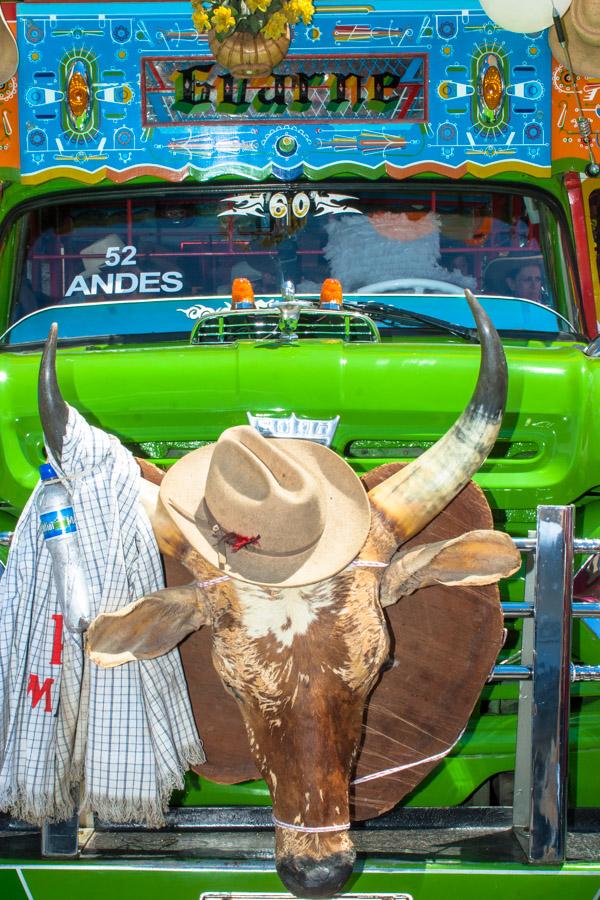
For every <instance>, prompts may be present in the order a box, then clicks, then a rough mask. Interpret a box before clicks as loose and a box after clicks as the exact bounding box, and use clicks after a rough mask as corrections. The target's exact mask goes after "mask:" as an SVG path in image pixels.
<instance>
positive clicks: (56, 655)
mask: <svg viewBox="0 0 600 900" xmlns="http://www.w3.org/2000/svg"><path fill="white" fill-rule="evenodd" d="M52 618H53V619H54V637H53V639H52V659H51V660H50V665H51V666H60V664H61V662H62V642H63V641H62V639H63V617H62V616H61V614H60V613H55V614H54V615H53V616H52ZM34 706H35V703H34Z"/></svg>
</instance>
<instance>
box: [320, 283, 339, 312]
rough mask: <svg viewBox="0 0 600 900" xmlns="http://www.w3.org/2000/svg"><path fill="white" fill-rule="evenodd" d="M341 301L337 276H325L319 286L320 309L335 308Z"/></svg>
mask: <svg viewBox="0 0 600 900" xmlns="http://www.w3.org/2000/svg"><path fill="white" fill-rule="evenodd" d="M343 302H344V298H343V296H342V285H341V282H339V281H338V280H337V278H326V279H325V281H324V282H323V285H322V286H321V303H320V306H321V309H337V308H338V307H340V306H342V304H343Z"/></svg>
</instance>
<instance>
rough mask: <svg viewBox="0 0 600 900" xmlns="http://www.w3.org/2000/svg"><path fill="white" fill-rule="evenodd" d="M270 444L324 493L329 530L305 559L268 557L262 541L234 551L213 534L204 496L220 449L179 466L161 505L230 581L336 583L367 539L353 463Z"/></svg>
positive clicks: (297, 444) (311, 446) (163, 489)
mask: <svg viewBox="0 0 600 900" xmlns="http://www.w3.org/2000/svg"><path fill="white" fill-rule="evenodd" d="M270 440H276V441H277V444H278V447H280V448H281V449H283V450H285V451H286V452H287V453H289V455H290V456H291V457H293V458H294V459H295V460H296V462H298V463H299V465H301V466H303V467H305V468H306V469H307V470H308V471H309V472H310V473H311V475H312V476H313V477H314V478H316V479H317V481H318V483H319V485H320V487H321V490H322V492H323V497H324V500H325V527H324V529H323V532H322V534H321V537H320V538H319V539H318V540H317V542H316V543H315V544H313V545H312V546H311V547H309V548H308V549H307V550H305V551H303V552H302V553H296V554H282V555H280V556H272V555H268V554H266V553H265V552H263V550H261V548H260V538H259V540H258V542H257V543H256V544H247V545H246V546H244V547H242V548H241V549H240V550H237V551H234V550H233V548H232V547H231V546H230V545H228V544H227V543H226V542H225V541H223V540H222V535H218V534H217V535H215V534H214V532H213V527H214V521H213V520H212V519H210V518H209V515H208V510H207V509H206V506H205V504H204V494H205V487H206V480H207V478H208V472H209V467H210V462H211V459H212V454H213V451H214V448H215V444H210V445H208V446H206V447H201V448H200V449H198V450H193V451H192V452H191V453H188V454H186V456H184V457H183V458H182V459H180V460H178V461H177V462H176V463H175V465H174V466H172V467H171V469H170V470H169V471H168V472H167V474H166V475H165V477H164V478H163V480H162V483H161V486H160V499H161V501H162V503H163V505H164V507H165V509H166V510H167V512H168V513H169V515H170V517H171V518H172V520H173V521H174V522H175V524H176V525H177V527H178V528H179V529H180V531H181V532H182V534H183V535H184V537H185V538H186V539H187V540H188V541H189V543H190V545H191V546H192V547H193V548H194V550H196V551H197V552H198V553H200V555H201V556H202V557H203V558H204V559H205V560H207V562H209V563H211V565H213V566H215V568H217V569H219V570H220V571H222V572H223V574H225V575H229V576H230V577H231V578H236V579H238V580H240V581H246V582H249V583H250V584H260V585H266V586H273V587H275V586H276V587H302V586H303V585H306V584H313V583H314V582H317V581H323V580H324V579H326V578H332V577H333V576H334V575H337V573H338V572H341V571H342V569H344V568H345V567H346V566H347V565H348V563H350V562H352V560H353V559H354V558H355V557H356V556H357V555H358V553H359V551H360V550H361V548H362V546H363V544H364V543H365V541H366V539H367V535H368V533H369V527H370V523H371V509H370V504H369V499H368V496H367V494H366V492H365V490H364V488H363V486H362V483H361V481H360V480H359V478H358V476H357V475H356V474H355V473H354V471H353V470H352V469H351V467H350V466H349V465H348V463H347V462H345V460H343V459H342V458H341V457H340V456H337V454H335V453H334V452H333V451H331V450H329V449H328V448H327V447H323V446H321V445H320V444H315V443H313V442H312V441H305V440H300V439H292V440H290V439H286V438H270ZM248 537H255V535H248Z"/></svg>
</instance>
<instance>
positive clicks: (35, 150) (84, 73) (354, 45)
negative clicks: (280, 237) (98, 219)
mask: <svg viewBox="0 0 600 900" xmlns="http://www.w3.org/2000/svg"><path fill="white" fill-rule="evenodd" d="M17 36H18V44H19V50H20V58H21V63H20V68H19V76H18V77H19V90H18V95H19V122H20V127H19V129H17V128H16V127H15V126H16V122H14V121H13V120H14V116H13V117H11V115H10V114H9V125H10V126H11V128H12V134H11V135H10V140H7V141H6V143H5V144H0V169H5V168H8V167H9V166H8V165H7V161H8V154H9V153H10V154H12V155H13V157H14V153H15V146H16V143H17V141H18V131H20V145H21V149H20V175H21V179H22V181H24V182H28V183H40V182H42V181H47V180H49V179H52V178H57V177H63V176H65V177H71V178H75V179H77V180H80V181H83V182H86V183H96V182H99V181H101V180H103V179H109V180H111V181H114V182H124V181H128V180H130V179H132V178H135V177H138V176H142V175H154V176H158V177H160V178H162V179H166V180H168V181H181V180H183V179H185V178H188V177H191V178H194V179H196V180H199V181H205V180H208V179H212V178H216V177H218V176H222V175H231V176H240V177H244V178H250V179H253V180H261V179H265V178H277V179H280V180H282V181H291V180H295V179H297V178H303V177H304V178H310V179H319V178H324V177H330V176H335V175H337V174H341V173H345V174H356V175H363V176H365V177H368V178H370V179H372V178H375V177H380V176H385V175H387V176H391V177H394V178H405V177H407V176H410V175H413V174H417V173H419V172H424V171H427V172H431V173H439V174H442V175H445V176H447V177H454V178H456V177H459V176H460V175H462V174H464V173H466V172H470V173H473V174H479V175H483V176H484V177H485V176H489V175H494V174H497V173H499V172H503V171H508V172H512V171H521V172H528V173H530V174H533V175H538V176H543V175H547V174H549V171H550V126H549V123H550V90H549V86H550V65H551V59H550V51H549V49H548V45H547V40H546V34H545V32H539V33H537V34H533V35H521V34H511V33H508V32H504V31H501V30H499V29H498V27H497V26H496V25H494V23H492V22H491V21H490V20H489V19H488V18H487V16H486V15H485V14H484V13H483V11H482V8H481V6H480V4H479V3H478V2H475V0H468V2H464V3H463V4H462V5H461V6H456V5H455V4H454V3H452V2H451V0H446V2H442V3H439V4H438V6H437V9H436V12H435V13H432V12H431V6H430V4H429V3H428V2H426V0H413V2H411V3H402V4H400V3H398V4H397V6H396V5H395V4H394V3H386V4H385V6H384V5H383V4H367V5H365V4H358V3H356V2H350V3H346V4H329V3H322V4H317V13H316V15H315V17H314V19H313V21H312V23H311V24H310V25H307V26H304V25H299V26H296V28H295V31H294V34H293V39H292V43H291V46H290V52H289V55H288V57H287V58H286V59H285V60H284V61H283V62H282V63H281V64H280V65H279V66H277V67H276V69H275V71H274V73H273V74H272V75H271V76H268V77H263V78H260V79H235V78H232V77H231V76H230V75H229V74H228V73H227V72H225V70H223V69H222V68H221V67H220V66H219V65H218V64H216V63H215V60H214V59H213V57H212V56H211V53H210V48H209V46H208V42H207V40H206V36H200V35H198V34H197V33H196V31H195V30H194V28H193V25H192V21H191V6H190V4H189V3H180V2H174V3H161V4H158V3H135V4H133V3H111V4H109V5H107V6H104V7H102V8H101V9H99V8H98V6H97V5H94V4H89V3H73V4H70V3H61V4H52V5H50V4H44V3H31V4H27V3H20V4H18V12H17ZM75 89H77V91H79V93H77V91H76V90H75ZM490 90H491V93H490ZM69 92H71V94H72V95H75V94H76V93H77V97H79V103H78V104H77V103H76V104H75V105H73V104H71V105H70V104H69V103H68V102H67V98H68V95H69ZM490 96H491V97H492V100H491V101H490ZM82 98H83V99H82ZM3 103H4V104H5V103H6V95H5V96H4V97H3V96H2V93H1V91H0V107H2V108H1V109H0V120H3V118H2V117H3V114H4V112H5V111H6V107H5V106H3ZM4 154H6V156H4ZM13 163H14V160H13Z"/></svg>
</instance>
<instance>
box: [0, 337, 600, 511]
mask: <svg viewBox="0 0 600 900" xmlns="http://www.w3.org/2000/svg"><path fill="white" fill-rule="evenodd" d="M506 353H507V359H508V365H509V393H508V403H507V409H506V415H505V418H504V422H503V427H502V431H501V435H500V440H499V442H498V444H497V445H496V448H495V449H494V450H493V451H492V454H491V457H490V459H489V460H488V462H487V463H486V464H485V465H484V467H483V469H482V471H481V473H480V474H479V476H478V480H479V481H480V483H481V484H482V486H483V487H484V488H485V489H486V491H487V492H488V494H489V497H490V501H491V503H492V505H493V506H495V507H498V508H499V509H504V510H505V509H512V510H519V509H522V510H526V509H532V508H534V507H535V506H536V505H537V504H538V503H569V502H573V501H574V500H576V499H577V498H579V497H581V496H582V495H583V494H586V493H587V492H589V491H590V490H591V489H593V488H594V487H595V486H596V485H597V484H600V452H599V451H598V446H599V440H598V438H599V435H598V426H597V424H596V421H597V416H595V415H594V413H595V411H596V409H597V407H598V386H597V383H598V381H599V378H600V362H599V361H598V360H596V359H590V358H588V357H586V356H585V355H584V354H583V353H582V352H581V348H580V347H578V346H576V345H572V344H571V345H569V344H542V343H532V342H529V343H521V344H517V343H513V344H511V345H508V346H507V347H506ZM39 360H40V354H39V352H23V351H21V352H4V353H2V354H1V355H0V417H1V420H0V497H2V498H3V499H5V500H7V501H9V502H10V503H11V504H13V505H14V506H16V507H20V506H22V505H23V503H24V502H25V500H26V498H27V496H28V494H29V492H30V490H31V489H32V487H33V485H34V484H35V482H36V480H37V472H36V466H37V465H38V464H39V463H40V462H41V461H42V457H43V453H42V437H41V426H40V423H39V418H38V413H37V399H36V398H37V372H38V367H39ZM478 365H479V347H478V346H477V345H469V344H464V343H460V342H456V341H453V340H448V339H445V338H442V339H429V340H418V341H415V340H411V341H409V340H403V341H402V342H397V343H390V344H370V345H359V344H354V345H352V344H350V345H348V344H344V343H342V342H338V341H331V342H326V341H306V342H302V341H299V342H297V343H296V344H294V345H277V344H272V343H262V344H255V343H251V342H248V343H239V344H237V345H230V346H219V347H194V346H187V345H185V346H184V345H180V344H179V345H175V344H172V345H169V346H165V345H161V346H156V345H155V346H153V347H148V346H147V345H146V346H145V347H135V348H132V347H131V346H128V347H127V348H126V349H123V348H118V349H117V348H110V349H107V348H87V349H83V348H82V349H79V348H78V349H61V350H60V351H59V354H58V376H59V382H60V385H61V388H62V390H63V393H64V395H65V397H66V399H67V401H68V402H69V403H71V404H72V405H73V406H75V407H76V408H77V409H78V410H79V411H80V412H81V413H83V414H84V415H85V416H86V418H87V419H88V421H90V422H91V423H92V424H95V425H98V426H100V427H102V428H104V429H106V430H107V431H109V432H112V433H114V434H116V435H118V436H119V438H120V439H121V440H122V441H123V442H125V443H126V444H128V445H139V444H140V442H150V441H164V442H167V443H169V442H184V441H210V440H216V438H217V437H218V436H219V434H220V433H221V432H222V431H223V430H224V429H225V428H227V427H229V426H231V425H235V424H240V423H245V422H247V413H248V412H250V413H252V414H255V415H257V414H258V415H260V414H270V415H278V416H286V415H289V414H290V413H295V414H296V415H297V416H299V417H307V418H318V419H330V418H333V417H335V416H339V417H340V420H339V424H338V427H337V430H336V433H335V437H334V440H333V444H332V446H333V447H334V449H335V450H337V451H338V452H339V453H341V454H343V455H345V456H346V457H347V458H349V461H350V462H351V463H352V464H353V465H354V466H355V468H356V469H357V470H359V471H361V470H364V469H367V468H371V467H372V466H374V465H377V464H379V463H380V462H383V461H389V459H390V456H392V457H393V458H406V457H407V456H408V457H409V456H410V455H411V453H412V454H414V452H415V450H414V447H415V446H416V447H418V446H424V445H425V446H426V445H427V443H428V442H430V441H434V440H436V439H437V438H438V437H439V436H440V435H441V434H443V433H444V432H445V431H446V430H447V429H448V428H449V427H450V425H451V424H452V422H453V421H454V420H455V419H456V417H457V416H458V415H459V413H460V412H461V411H462V409H463V408H464V406H465V405H466V404H467V402H468V400H469V398H470V396H471V393H472V390H473V387H474V385H475V382H476V378H477V371H478ZM357 441H358V442H365V441H366V442H370V443H367V444H366V445H365V444H358V445H357V444H356V443H353V442H357ZM390 441H391V442H394V443H397V444H400V445H403V446H405V447H407V448H408V449H407V450H401V449H400V450H397V449H393V448H392V450H391V451H390V448H389V444H386V443H382V442H390ZM379 446H381V447H382V450H381V452H380V451H378V449H377V448H378V447H379ZM365 448H366V449H365ZM411 448H412V449H411Z"/></svg>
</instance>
